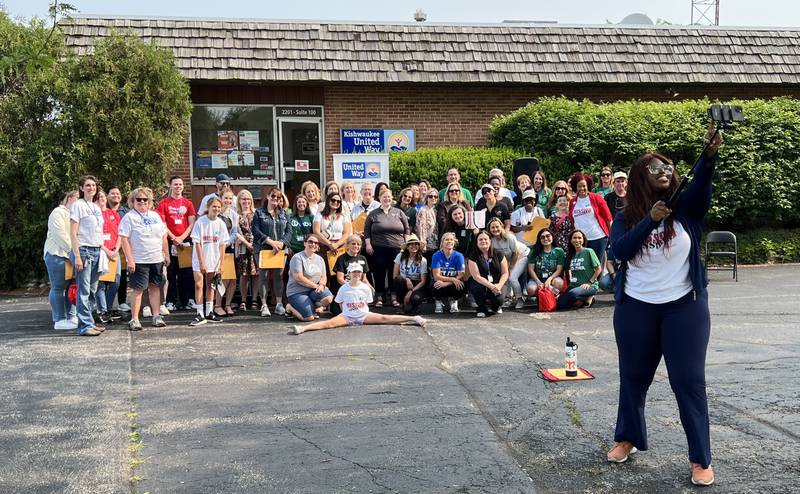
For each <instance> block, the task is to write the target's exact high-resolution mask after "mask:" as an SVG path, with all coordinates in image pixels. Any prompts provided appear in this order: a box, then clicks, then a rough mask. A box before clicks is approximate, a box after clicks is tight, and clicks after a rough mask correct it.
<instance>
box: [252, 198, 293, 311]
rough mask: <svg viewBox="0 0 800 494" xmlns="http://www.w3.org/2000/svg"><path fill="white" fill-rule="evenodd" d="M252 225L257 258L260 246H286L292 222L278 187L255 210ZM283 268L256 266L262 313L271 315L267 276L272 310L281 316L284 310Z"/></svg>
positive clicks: (290, 233) (289, 239) (274, 248)
mask: <svg viewBox="0 0 800 494" xmlns="http://www.w3.org/2000/svg"><path fill="white" fill-rule="evenodd" d="M252 228H253V247H254V252H255V256H256V259H260V256H261V251H262V250H271V251H273V252H275V253H278V252H280V251H282V250H284V249H285V248H286V247H288V246H289V243H290V242H291V240H292V225H291V222H290V221H289V216H288V215H287V214H286V210H285V208H284V205H283V193H282V192H281V191H280V190H279V189H278V188H277V187H275V188H273V189H272V190H270V191H269V194H268V195H267V197H266V198H265V200H264V201H262V203H261V207H260V208H259V209H257V210H256V214H255V216H254V217H253V224H252ZM283 269H284V267H283V266H281V267H279V268H262V267H261V266H259V280H260V286H259V289H260V294H261V317H269V316H271V315H272V313H271V312H270V310H269V306H268V305H267V300H269V299H268V298H267V291H268V290H269V286H270V285H269V280H270V278H271V279H272V295H273V296H274V297H275V314H277V315H279V316H281V315H283V314H285V313H286V309H285V308H284V306H283V291H284V290H283Z"/></svg>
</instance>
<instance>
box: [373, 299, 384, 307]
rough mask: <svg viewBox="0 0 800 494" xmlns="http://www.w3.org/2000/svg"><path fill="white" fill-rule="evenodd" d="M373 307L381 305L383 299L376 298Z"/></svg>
mask: <svg viewBox="0 0 800 494" xmlns="http://www.w3.org/2000/svg"><path fill="white" fill-rule="evenodd" d="M375 307H383V299H381V298H378V300H376V301H375Z"/></svg>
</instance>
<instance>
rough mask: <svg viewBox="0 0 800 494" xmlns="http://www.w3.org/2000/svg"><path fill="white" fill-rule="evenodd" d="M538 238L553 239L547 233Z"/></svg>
mask: <svg viewBox="0 0 800 494" xmlns="http://www.w3.org/2000/svg"><path fill="white" fill-rule="evenodd" d="M539 238H553V236H552V235H550V234H549V233H543V234H542V235H541V236H540V237H539Z"/></svg>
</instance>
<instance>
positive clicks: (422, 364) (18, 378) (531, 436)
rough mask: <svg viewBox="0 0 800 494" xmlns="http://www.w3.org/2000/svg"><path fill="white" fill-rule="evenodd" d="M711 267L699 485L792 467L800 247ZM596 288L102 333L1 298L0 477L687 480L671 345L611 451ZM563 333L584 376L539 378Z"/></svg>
mask: <svg viewBox="0 0 800 494" xmlns="http://www.w3.org/2000/svg"><path fill="white" fill-rule="evenodd" d="M728 278H729V274H728V273H713V274H712V284H711V287H710V295H711V297H710V298H711V311H712V338H711V343H710V346H709V355H708V366H707V383H708V394H709V407H710V411H711V433H712V448H713V453H714V461H713V464H714V467H715V471H716V475H717V483H716V484H715V485H714V486H713V487H711V488H708V489H706V490H708V491H712V492H726V493H728V492H742V493H744V492H776V493H777V492H781V493H783V492H791V491H794V490H796V489H797V482H798V479H799V478H800V454H798V448H799V447H800V382H799V381H798V379H797V375H798V373H799V372H800V304H798V303H797V294H798V292H800V266H795V265H792V266H774V267H760V268H745V269H742V270H741V272H740V281H739V282H738V283H734V282H733V281H731V280H729V279H728ZM612 312H613V305H612V303H611V299H610V296H608V295H604V296H601V297H600V298H599V302H598V303H597V304H596V305H595V306H594V307H592V308H590V309H584V310H579V311H574V312H567V313H552V314H546V315H536V314H532V313H531V312H530V311H523V312H518V313H517V312H513V311H512V312H511V313H506V314H503V315H501V316H494V317H490V318H487V319H483V320H481V319H476V318H474V315H473V314H472V313H470V312H462V313H460V314H455V315H448V314H445V315H438V316H434V315H433V314H431V315H430V318H431V322H430V324H429V325H428V327H427V328H425V329H422V328H417V327H410V326H402V327H401V326H372V327H360V328H343V329H335V330H328V331H322V332H313V333H308V334H304V335H301V336H289V335H287V334H286V331H287V329H288V324H287V322H286V321H285V320H284V319H282V318H277V317H273V318H270V319H262V318H260V317H258V316H257V315H256V314H255V313H251V314H249V315H246V316H236V317H234V318H232V319H228V320H226V321H225V322H223V323H221V324H218V325H213V326H212V325H206V326H202V327H199V328H190V327H188V326H187V325H186V324H187V323H188V321H189V320H190V318H191V315H190V314H189V313H178V314H176V315H173V316H168V317H167V318H166V319H167V323H168V324H169V326H168V327H167V328H163V329H147V330H145V331H142V332H139V333H130V332H128V331H127V330H124V329H123V326H122V325H117V326H112V327H111V329H109V331H107V332H106V333H105V334H104V335H102V336H100V337H96V338H78V337H74V336H72V335H67V334H63V333H57V332H55V331H53V330H52V325H51V324H50V322H49V312H48V307H47V303H46V299H45V298H43V297H21V298H16V299H12V298H5V299H0V368H2V369H3V377H4V378H3V379H2V380H0V465H2V466H1V467H0V492H26V493H30V492H92V493H104V492H114V493H116V492H151V493H163V492H192V493H205V492H209V493H211V492H215V493H219V492H231V493H233V492H236V493H240V492H252V493H257V492H259V493H260V492H287V493H288V492H566V491H573V492H591V493H595V492H650V493H660V492H665V493H666V492H691V491H695V490H696V489H697V488H695V487H692V486H691V484H690V483H689V475H688V462H687V458H686V440H685V438H684V435H683V431H682V429H681V426H680V422H679V418H678V411H677V406H676V404H675V400H674V397H673V395H672V393H671V390H670V388H669V383H668V381H667V378H666V371H665V368H664V366H663V364H662V366H661V367H660V368H659V371H658V373H657V376H656V379H655V381H654V383H653V386H652V387H651V390H650V394H649V401H648V408H647V419H648V427H649V433H650V450H649V451H647V452H642V453H639V454H637V455H636V456H634V457H633V459H632V460H631V461H629V462H628V463H626V464H623V465H609V464H607V463H606V462H605V452H606V450H607V449H608V447H609V446H610V445H611V441H612V433H613V427H614V420H615V416H616V402H617V401H616V395H617V387H618V374H617V356H616V346H615V343H614V334H613V330H612V324H611V315H612ZM567 336H569V337H571V338H572V339H574V340H576V341H577V342H578V344H579V345H580V347H579V352H578V359H579V364H580V366H581V367H583V368H585V369H587V370H589V371H590V372H591V373H592V374H593V375H594V376H595V377H596V379H594V380H592V381H583V382H570V383H549V382H546V381H544V380H543V379H541V377H540V376H539V370H540V369H542V368H550V367H559V366H561V365H563V352H564V342H565V340H566V337H567Z"/></svg>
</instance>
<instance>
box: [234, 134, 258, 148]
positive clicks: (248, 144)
mask: <svg viewBox="0 0 800 494" xmlns="http://www.w3.org/2000/svg"><path fill="white" fill-rule="evenodd" d="M259 147H260V141H259V139H258V131H257V130H240V131H239V150H240V151H257V150H258V149H259Z"/></svg>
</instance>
